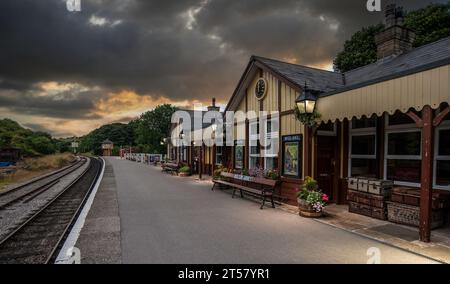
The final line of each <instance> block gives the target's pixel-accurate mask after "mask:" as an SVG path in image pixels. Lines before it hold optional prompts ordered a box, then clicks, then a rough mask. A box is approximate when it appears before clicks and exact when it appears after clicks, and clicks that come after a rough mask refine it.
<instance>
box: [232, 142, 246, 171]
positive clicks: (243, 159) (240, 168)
mask: <svg viewBox="0 0 450 284" xmlns="http://www.w3.org/2000/svg"><path fill="white" fill-rule="evenodd" d="M237 147H242V167H237V166H236V150H237ZM233 152H234V153H233V167H234V169H236V170H243V169H244V168H245V140H234V149H233Z"/></svg>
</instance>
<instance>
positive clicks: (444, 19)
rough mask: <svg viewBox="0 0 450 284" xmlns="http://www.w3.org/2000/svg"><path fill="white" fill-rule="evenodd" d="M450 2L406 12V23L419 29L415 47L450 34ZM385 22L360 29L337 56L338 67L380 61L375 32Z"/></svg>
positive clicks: (335, 60) (348, 67)
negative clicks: (378, 59)
mask: <svg viewBox="0 0 450 284" xmlns="http://www.w3.org/2000/svg"><path fill="white" fill-rule="evenodd" d="M449 9H450V3H448V4H430V5H428V6H427V7H425V8H422V9H419V10H416V11H412V12H409V13H407V14H406V16H405V26H406V27H408V28H410V29H412V30H414V31H415V32H416V40H415V42H414V47H419V46H422V45H425V44H428V43H431V42H434V41H437V40H439V39H441V38H444V37H447V36H450V10H449ZM383 28H384V25H382V24H378V25H375V26H369V27H366V28H363V29H362V30H360V31H358V32H356V33H355V34H354V35H353V36H352V37H351V39H350V40H347V41H346V42H345V44H344V50H343V51H341V52H339V53H338V54H337V56H336V58H335V59H334V68H335V70H336V71H340V72H347V71H350V70H353V69H355V68H358V67H362V66H365V65H367V64H371V63H373V62H376V61H377V46H376V44H375V34H377V33H378V32H380V31H382V30H383Z"/></svg>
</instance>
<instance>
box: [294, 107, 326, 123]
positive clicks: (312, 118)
mask: <svg viewBox="0 0 450 284" xmlns="http://www.w3.org/2000/svg"><path fill="white" fill-rule="evenodd" d="M294 114H295V117H296V118H297V120H298V121H300V122H301V123H302V124H304V125H307V126H311V127H312V126H315V125H316V124H317V121H318V120H319V119H320V118H321V117H322V115H321V114H320V113H318V112H317V111H314V112H313V113H312V114H307V113H300V110H299V109H298V108H297V107H295V108H294Z"/></svg>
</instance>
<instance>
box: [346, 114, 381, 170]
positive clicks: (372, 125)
mask: <svg viewBox="0 0 450 284" xmlns="http://www.w3.org/2000/svg"><path fill="white" fill-rule="evenodd" d="M376 126H377V120H376V117H373V118H362V119H356V118H354V119H352V122H351V127H350V143H349V173H350V176H352V177H357V176H364V177H377V175H378V169H377V160H376V159H377V150H376V149H377V134H376V130H377V128H376Z"/></svg>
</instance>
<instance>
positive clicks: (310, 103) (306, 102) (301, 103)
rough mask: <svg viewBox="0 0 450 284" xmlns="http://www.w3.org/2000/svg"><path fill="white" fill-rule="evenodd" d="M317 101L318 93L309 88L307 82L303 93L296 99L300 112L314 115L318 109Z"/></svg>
mask: <svg viewBox="0 0 450 284" xmlns="http://www.w3.org/2000/svg"><path fill="white" fill-rule="evenodd" d="M316 102H317V95H316V93H314V92H313V91H312V90H311V89H309V88H308V85H307V84H306V82H305V87H304V88H303V91H302V93H301V94H300V95H299V96H298V98H297V99H296V100H295V103H296V104H297V108H298V110H299V112H300V114H306V115H312V114H314V112H315V111H316Z"/></svg>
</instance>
